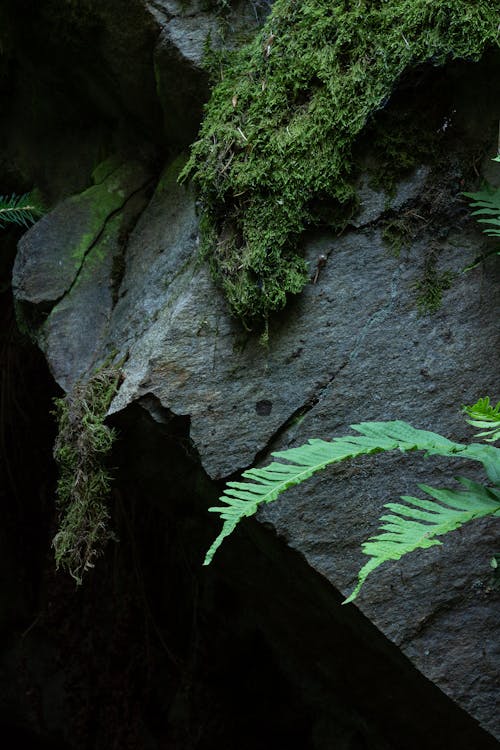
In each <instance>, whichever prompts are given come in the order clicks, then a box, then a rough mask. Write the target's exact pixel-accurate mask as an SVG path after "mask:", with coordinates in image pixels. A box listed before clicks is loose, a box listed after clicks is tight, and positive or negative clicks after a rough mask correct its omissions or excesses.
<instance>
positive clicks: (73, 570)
mask: <svg viewBox="0 0 500 750" xmlns="http://www.w3.org/2000/svg"><path fill="white" fill-rule="evenodd" d="M119 377H120V375H119V371H118V370H117V369H116V368H109V367H105V368H102V369H100V370H99V371H98V372H97V373H96V374H95V375H93V376H92V377H91V378H90V379H89V380H88V381H86V382H82V383H77V384H76V385H75V387H74V388H73V390H72V391H71V392H70V393H68V394H67V395H66V396H65V397H64V398H60V399H56V401H55V406H56V412H55V414H56V417H57V421H58V425H59V431H58V435H57V439H56V443H55V447H54V457H55V459H56V462H57V464H58V466H59V481H58V484H57V509H58V513H59V530H58V532H57V534H56V535H55V537H54V541H53V546H54V549H55V559H56V566H57V567H58V568H59V567H61V568H63V569H65V570H67V571H68V572H69V573H70V574H71V575H72V576H73V578H74V579H75V580H76V582H77V583H81V582H82V577H83V575H84V573H85V572H86V571H87V570H88V569H89V568H92V567H93V565H94V561H95V558H96V557H98V556H99V555H100V554H102V552H103V550H104V547H105V545H106V544H107V542H108V541H109V540H110V539H113V538H114V535H113V533H112V532H111V531H110V529H109V510H108V500H109V494H110V490H111V477H110V474H109V470H108V468H107V466H106V459H107V457H108V455H109V453H110V451H111V448H112V445H113V442H114V440H115V437H116V435H115V432H114V430H112V429H111V428H110V427H108V426H107V425H106V424H104V420H105V417H106V414H107V411H108V408H109V405H110V403H111V400H112V398H113V396H114V394H115V393H116V389H117V387H118V384H119Z"/></svg>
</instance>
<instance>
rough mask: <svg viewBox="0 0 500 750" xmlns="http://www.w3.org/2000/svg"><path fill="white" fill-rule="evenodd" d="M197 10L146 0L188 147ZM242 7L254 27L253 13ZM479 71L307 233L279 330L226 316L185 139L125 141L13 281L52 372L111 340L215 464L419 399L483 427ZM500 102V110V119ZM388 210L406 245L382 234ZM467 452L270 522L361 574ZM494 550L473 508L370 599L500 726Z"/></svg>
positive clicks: (205, 23) (308, 553) (200, 38)
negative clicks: (208, 256)
mask: <svg viewBox="0 0 500 750" xmlns="http://www.w3.org/2000/svg"><path fill="white" fill-rule="evenodd" d="M200 8H201V6H200V7H198V5H196V4H192V6H189V8H188V9H187V10H186V9H185V7H184V3H177V2H168V1H165V2H161V1H160V2H156V1H155V2H153V1H151V2H146V3H145V4H144V8H143V10H144V9H147V13H148V14H150V16H151V18H152V19H153V20H152V21H151V23H154V24H156V26H155V28H156V29H157V31H158V36H157V41H156V43H155V46H154V50H153V54H154V60H155V65H156V73H157V86H158V91H159V92H160V99H161V103H162V108H163V113H164V118H165V121H166V122H167V127H166V132H167V140H168V143H169V146H170V150H171V151H172V152H175V151H176V149H177V151H178V150H179V148H180V147H182V146H184V145H185V144H186V143H187V142H188V141H189V140H190V139H191V138H192V137H193V135H194V131H195V127H196V124H197V119H198V117H199V112H200V107H201V101H202V99H203V92H204V89H205V86H206V80H205V78H204V74H203V73H202V72H201V71H200V67H199V66H200V59H201V51H202V48H203V43H204V39H205V38H206V34H207V32H209V31H211V30H213V29H214V28H215V25H216V19H215V18H214V16H213V14H211V13H207V12H205V11H202V10H201V9H200ZM254 9H255V5H254V8H253V9H252V8H251V7H250V6H248V5H247V6H246V11H245V12H246V13H250V16H251V11H252V12H253V10H254ZM250 16H248V18H250ZM238 18H239V23H240V28H241V27H244V26H245V19H246V18H247V16H245V15H244V14H243V15H242V14H241V13H240V15H239V16H238ZM242 19H243V21H242ZM235 33H236V35H237V29H236V32H235ZM180 76H182V77H183V80H184V81H186V89H185V90H184V91H183V93H182V96H181V95H180V93H179V91H178V90H176V85H175V82H176V79H177V78H178V77H180ZM474 81H475V79H474V75H471V76H470V77H469V78H467V79H466V80H465V81H464V83H463V88H462V89H459V90H457V107H456V110H455V113H454V124H453V128H452V131H453V132H452V134H451V136H450V141H449V144H448V146H449V152H448V153H447V154H445V155H444V156H443V157H442V158H441V159H440V160H439V161H437V162H436V163H435V164H426V165H421V166H420V167H419V168H417V169H416V170H415V171H413V172H412V173H411V174H409V175H407V176H406V177H405V178H404V179H403V180H402V181H401V182H400V183H399V185H398V187H397V190H396V192H395V194H394V195H393V196H392V197H391V196H387V195H385V194H384V192H383V191H381V190H375V189H374V188H373V187H370V185H369V179H368V177H364V178H361V183H360V198H361V206H360V209H359V211H358V213H357V215H356V216H354V217H353V220H352V224H351V226H350V227H348V229H347V230H346V231H345V232H344V233H343V235H342V236H341V237H340V238H339V237H335V236H334V235H333V234H332V233H331V232H329V231H328V230H327V229H324V230H318V231H317V233H314V234H311V235H310V236H308V237H307V238H305V240H304V253H305V256H306V258H307V260H308V262H309V264H310V271H311V283H310V284H309V285H308V286H307V287H306V289H305V290H304V292H303V293H302V294H301V295H300V297H298V298H297V299H294V300H291V301H290V304H289V306H288V308H287V309H286V310H285V311H284V312H283V313H282V314H280V315H279V316H278V317H277V318H276V319H274V320H272V321H271V323H270V336H269V343H268V345H267V346H264V345H262V343H261V342H260V340H259V337H258V335H256V334H255V333H252V332H248V331H245V330H243V329H242V327H241V326H240V325H239V324H238V322H237V321H235V320H233V319H231V318H230V317H229V316H228V314H227V310H226V307H225V303H224V300H223V299H222V297H221V295H220V293H219V291H218V289H217V288H216V287H215V286H214V284H213V282H212V280H211V277H210V273H209V270H208V269H207V268H206V266H205V265H204V264H203V263H202V262H200V259H199V256H198V248H199V227H198V219H197V212H196V202H195V196H194V195H193V193H192V191H191V189H190V188H189V187H184V186H179V185H178V183H177V176H178V173H179V171H180V168H181V166H182V163H183V158H184V157H182V156H176V157H175V158H169V159H168V164H167V167H166V168H165V169H164V170H163V172H162V174H161V176H160V178H159V180H157V179H156V176H155V169H154V168H152V167H151V163H150V161H148V160H144V159H140V158H139V160H138V161H137V160H135V161H130V160H129V161H126V160H124V159H123V157H122V154H123V151H120V152H119V153H120V156H119V158H118V162H119V164H118V165H117V164H116V162H115V166H114V168H113V169H112V170H111V171H109V170H108V169H107V168H105V169H104V171H103V170H101V173H100V176H101V179H98V181H97V183H96V184H95V185H94V186H92V187H89V188H87V189H86V190H84V191H83V192H81V193H79V194H76V195H72V196H71V197H68V198H67V199H66V200H65V201H64V202H62V203H59V204H58V205H57V206H56V207H55V208H54V210H53V211H51V212H50V213H48V214H47V215H46V216H45V217H44V218H43V219H42V220H41V221H40V222H38V223H37V224H36V225H35V226H34V227H33V228H32V229H31V230H29V231H28V232H27V233H26V234H25V235H24V236H23V238H22V240H21V242H20V245H19V252H18V256H17V261H16V266H15V269H14V276H13V288H14V293H15V296H16V299H17V302H18V303H19V306H20V310H21V312H22V315H23V316H24V319H25V322H27V323H28V324H29V325H30V326H31V329H32V332H33V333H34V335H35V336H36V338H37V340H38V343H39V345H40V347H41V348H42V350H43V351H44V353H45V356H46V358H47V361H48V364H49V366H50V369H51V371H52V373H53V375H54V378H55V379H56V381H57V382H58V383H59V385H60V386H61V387H62V388H63V389H64V390H66V391H68V390H70V389H71V388H72V386H73V384H74V383H75V382H76V381H77V380H78V379H80V378H82V377H86V376H88V375H89V374H90V373H91V372H92V371H93V370H94V369H95V368H96V367H97V366H98V365H99V364H100V363H102V362H103V361H104V360H106V359H107V358H109V356H110V355H112V356H114V357H116V359H117V360H121V359H123V360H125V364H124V365H123V368H122V369H123V375H124V379H123V384H122V386H121V388H120V390H119V392H118V394H117V396H116V397H115V399H114V401H113V403H112V406H111V410H110V412H111V413H114V414H117V413H120V412H122V411H124V410H126V409H127V408H128V407H130V406H131V405H132V404H134V403H136V402H137V403H139V404H141V405H143V407H144V408H145V409H147V410H149V411H150V412H151V414H152V416H153V417H154V418H156V419H158V420H160V421H161V420H162V418H164V417H165V418H166V415H167V414H174V415H179V416H181V415H182V416H189V418H190V424H191V427H190V438H191V440H192V442H193V444H194V447H195V448H196V451H197V452H198V454H199V458H200V461H201V464H202V466H203V468H204V470H205V471H206V472H207V473H208V474H209V476H210V477H212V478H213V479H217V480H218V479H224V478H227V477H229V476H232V475H233V474H235V473H237V472H240V471H242V470H243V469H244V468H247V467H249V466H250V465H252V464H253V463H254V462H255V461H256V460H258V461H261V462H262V461H265V460H266V459H268V457H269V455H270V453H271V451H272V450H275V449H277V448H282V447H288V446H291V445H298V444H300V443H302V442H304V441H305V440H306V439H308V438H310V437H323V438H327V437H329V436H333V435H339V434H343V433H345V432H346V431H347V429H348V427H349V425H350V424H352V423H355V422H359V421H366V420H387V419H404V420H407V421H409V422H412V423H413V424H414V425H415V426H417V427H422V428H426V429H432V430H435V431H438V432H441V433H443V434H445V435H447V436H449V437H451V438H453V439H456V440H467V439H469V437H470V434H471V433H470V430H469V429H468V428H466V426H465V425H464V423H463V421H462V419H461V417H460V414H459V409H460V405H461V404H463V403H472V402H474V401H475V400H476V399H477V398H478V397H479V396H481V395H486V394H490V395H491V396H492V397H493V398H494V397H495V395H496V390H495V389H496V387H497V385H498V381H497V372H498V351H499V349H498V333H499V331H498V313H499V309H498V271H499V268H498V263H497V262H496V256H494V255H490V257H489V258H488V259H487V260H486V261H485V262H484V263H482V264H481V265H479V266H478V267H477V268H475V269H473V270H471V271H469V272H464V268H465V267H467V266H468V265H470V264H472V263H473V261H474V260H475V259H476V258H477V257H478V256H480V255H481V254H482V253H483V252H486V251H487V250H488V249H491V244H490V243H489V241H487V240H486V239H485V237H484V235H483V234H481V232H480V231H479V229H478V228H477V226H476V225H475V224H474V222H473V221H472V220H471V219H470V217H469V216H468V211H467V210H466V208H465V204H464V201H463V199H462V198H461V197H460V193H461V190H462V189H464V184H465V183H464V180H465V179H468V178H467V175H466V174H465V168H464V169H463V168H462V162H461V160H462V159H464V160H465V159H466V158H467V159H468V158H469V157H470V155H471V153H472V152H473V150H474V148H475V144H476V143H477V139H478V138H479V135H478V132H479V131H478V130H477V129H476V130H474V128H472V126H470V122H471V120H474V113H473V112H471V108H473V106H474V105H473V104H470V101H471V99H472V96H471V91H472V90H473V89H474V85H475V83H474ZM190 92H191V93H190ZM191 94H192V95H193V99H194V105H193V102H188V101H186V99H187V98H188V97H190V96H191ZM169 97H170V98H169ZM497 101H498V98H497ZM460 102H462V104H460ZM460 107H461V108H460ZM187 113H189V114H187ZM498 115H499V112H498V111H493V110H491V111H489V113H488V117H489V120H488V121H490V120H491V121H493V120H494V118H495V117H496V118H498ZM477 119H478V120H479V119H481V118H479V117H477ZM489 136H490V134H489V132H488V138H489ZM464 140H465V141H466V147H464V151H460V148H462V147H460V148H459V146H458V145H457V144H460V143H462V141H464ZM490 151H491V143H490ZM486 164H487V161H484V163H483V167H484V168H485V167H486ZM499 169H500V168H499ZM153 182H154V184H155V185H156V187H155V188H154V193H153V195H152V197H151V192H152V185H153ZM394 226H397V227H398V228H399V229H398V231H399V232H400V235H401V240H402V247H401V250H400V252H399V254H395V253H394V252H391V251H390V249H389V247H388V244H387V241H386V240H387V230H388V228H390V227H394ZM384 238H385V240H384ZM320 256H325V257H326V262H325V263H318V259H319V258H320ZM440 297H442V299H440ZM432 307H437V308H438V309H437V310H435V311H434V312H432V313H431V312H429V310H428V308H432ZM153 397H154V398H153ZM162 415H163V416H162ZM457 472H459V473H462V474H465V475H467V476H471V477H476V476H478V473H477V470H476V469H474V468H471V467H469V466H461V467H456V466H455V465H453V464H451V463H450V462H445V461H440V460H437V461H436V460H431V459H423V458H421V457H420V458H419V457H413V456H411V457H408V456H404V457H403V456H400V457H384V458H383V459H380V458H377V457H375V458H370V459H365V460H363V461H358V462H356V463H355V464H353V465H352V466H351V465H349V466H346V467H343V468H341V469H338V470H336V471H334V472H328V473H324V474H322V475H321V476H318V477H317V478H315V479H313V480H309V482H308V483H307V484H305V485H303V486H301V487H300V488H296V489H295V490H293V491H290V492H289V493H288V494H287V495H285V496H283V497H281V498H280V499H279V500H278V501H276V502H275V503H274V504H273V505H271V506H268V507H267V508H265V509H263V510H262V511H261V513H260V515H259V520H260V521H262V522H265V523H266V524H270V525H271V526H272V527H273V528H274V530H275V531H276V533H277V534H278V535H280V536H281V537H283V538H284V539H285V540H286V542H287V544H288V545H289V546H290V547H291V548H293V549H295V550H297V551H298V552H299V553H300V554H301V555H302V556H303V557H304V558H305V559H306V561H307V562H308V564H309V565H310V566H311V568H313V569H314V570H316V571H317V572H318V573H319V574H320V575H321V576H323V577H324V578H326V579H327V580H328V581H329V582H330V583H331V584H332V585H333V586H334V587H335V588H337V589H338V590H340V591H341V592H343V593H344V594H347V593H349V591H350V590H351V589H352V586H353V582H354V580H355V578H356V574H357V571H358V570H359V568H360V566H361V565H362V563H363V559H362V555H361V553H360V544H361V542H362V541H363V540H365V539H366V538H367V537H368V536H369V535H370V534H371V533H373V531H374V530H375V528H376V527H377V524H378V518H379V516H380V513H381V507H382V505H383V503H384V502H386V501H388V500H390V499H396V498H397V497H398V496H399V495H401V494H406V493H415V491H416V486H417V484H418V483H420V482H426V483H429V484H431V485H432V484H435V485H437V486H442V485H446V484H449V483H450V481H451V479H450V477H452V476H453V475H454V474H455V473H457ZM227 544H231V542H230V541H229V542H227ZM495 552H497V543H496V542H495V524H494V522H493V521H492V520H491V519H488V520H480V521H475V522H473V523H471V524H469V526H468V527H466V528H465V529H464V530H463V532H458V533H456V534H455V535H450V537H449V538H447V539H446V540H445V543H444V545H443V547H439V548H434V549H433V550H431V551H425V552H423V551H422V552H420V553H416V554H413V555H410V556H409V557H408V558H407V559H404V560H403V561H401V562H398V563H394V564H392V565H387V566H386V567H384V568H382V570H381V571H380V572H377V574H375V575H373V576H372V578H371V579H369V581H368V582H367V584H366V585H365V588H364V590H363V592H362V594H361V596H360V598H359V600H358V602H357V606H359V607H360V609H361V610H362V611H363V613H364V614H365V615H366V616H367V617H368V618H369V619H370V620H372V621H373V623H375V624H376V626H377V627H378V628H379V629H380V630H381V631H382V632H383V633H384V634H385V635H386V636H387V637H388V638H389V639H390V640H392V641H393V642H394V643H395V644H396V645H397V646H398V647H399V648H400V649H401V651H402V652H403V653H404V654H405V655H406V656H407V657H408V658H409V659H410V660H411V661H412V662H413V664H414V665H415V666H416V667H417V668H418V669H419V670H420V671H421V672H422V673H423V674H424V675H425V676H426V677H428V678H429V679H430V680H431V681H432V682H434V683H435V684H436V685H437V686H438V687H439V688H441V690H443V691H444V692H445V693H446V694H447V695H449V696H450V697H451V698H453V699H454V700H455V701H456V702H457V703H458V704H459V705H460V706H461V707H462V708H463V709H464V710H465V711H467V712H468V713H469V714H470V715H471V716H473V717H474V718H475V719H477V720H478V721H479V722H480V723H481V724H482V726H483V727H484V728H485V729H487V730H488V731H489V732H491V733H492V734H493V735H494V736H497V737H499V738H500V725H499V724H498V716H497V713H496V711H495V691H496V689H497V685H496V676H497V674H498V668H499V666H500V654H499V650H498V644H497V642H496V640H495V638H494V633H495V628H496V622H497V611H498V597H499V590H498V588H495V587H494V586H493V583H492V580H491V575H490V570H489V560H490V559H491V558H492V557H493V555H494V554H495Z"/></svg>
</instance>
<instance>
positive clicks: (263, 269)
mask: <svg viewBox="0 0 500 750" xmlns="http://www.w3.org/2000/svg"><path fill="white" fill-rule="evenodd" d="M499 10H500V2H499V1H498V0H497V1H495V2H492V1H491V0H477V1H476V2H474V3H472V2H470V0H441V1H440V2H436V1H435V0H378V1H376V0H372V1H370V0H359V1H358V2H355V3H354V2H342V1H341V0H337V1H335V0H276V2H275V3H274V5H273V8H272V11H271V14H270V15H269V17H268V19H267V21H266V24H265V26H264V27H263V29H261V30H260V31H259V32H258V34H257V36H256V37H255V38H254V39H253V41H252V42H250V43H249V44H247V45H246V46H244V47H243V48H242V49H240V50H239V51H236V52H233V53H227V54H226V56H225V58H224V60H222V61H221V63H220V64H219V65H218V66H217V70H218V74H219V81H218V83H217V84H216V85H215V86H214V88H213V91H212V96H211V99H210V101H209V103H208V105H207V108H206V115H205V119H204V122H203V124H202V128H201V132H200V138H199V140H198V141H197V142H196V143H195V144H194V145H193V148H192V152H191V157H190V160H189V162H188V164H187V165H186V167H185V169H184V171H183V178H186V177H188V176H189V177H191V178H192V179H193V180H194V181H195V183H196V184H197V186H198V188H199V191H200V201H201V207H202V234H203V249H204V252H205V254H206V256H207V257H208V258H209V259H210V262H211V266H212V270H213V273H214V275H215V277H216V279H217V280H218V282H219V283H220V285H221V286H222V289H223V291H224V293H225V295H226V297H227V300H228V303H229V306H230V308H231V310H232V312H233V313H234V314H235V315H237V316H238V317H240V318H241V319H242V320H243V321H244V322H246V323H247V324H251V323H252V322H253V321H255V320H256V319H267V317H268V315H269V313H270V312H271V311H273V310H278V309H280V308H282V307H283V306H284V305H285V302H286V298H287V294H289V293H297V292H299V291H300V290H301V289H302V288H303V286H304V285H305V284H306V283H307V280H308V272H307V269H306V266H305V263H304V260H303V258H302V257H301V256H300V253H299V252H298V250H297V241H298V238H299V237H300V235H301V233H302V232H303V231H304V229H305V228H306V227H308V226H311V225H313V224H315V223H317V222H318V221H319V220H320V216H319V215H318V213H317V211H316V208H315V207H316V206H317V205H318V203H321V201H324V200H325V199H328V201H329V202H330V203H332V204H333V205H338V206H339V207H340V208H341V209H342V211H343V215H344V216H348V214H349V212H350V211H352V209H353V206H354V205H355V194H354V189H353V187H352V184H351V183H352V172H353V166H352V148H353V145H354V143H355V140H356V138H357V136H359V134H360V133H361V131H362V130H363V128H364V127H365V124H366V123H367V121H368V119H369V117H370V115H371V114H372V113H373V112H375V111H377V110H378V109H380V108H382V107H383V106H384V104H385V103H386V102H387V100H388V98H389V97H390V95H391V92H392V91H393V89H394V88H395V86H396V84H397V82H398V80H399V79H400V77H401V76H402V74H403V73H405V72H407V71H409V70H410V69H412V68H414V67H415V66H417V65H419V64H421V63H424V62H427V63H431V64H433V65H436V66H437V65H442V64H444V63H445V62H446V61H447V60H450V59H460V58H462V59H467V60H477V59H479V57H480V56H481V55H482V53H483V52H484V50H485V49H486V48H487V47H488V46H492V45H498V39H499V32H498V17H499V16H498V13H499ZM395 146H397V144H395ZM396 150H397V148H396Z"/></svg>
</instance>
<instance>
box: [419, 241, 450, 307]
mask: <svg viewBox="0 0 500 750" xmlns="http://www.w3.org/2000/svg"><path fill="white" fill-rule="evenodd" d="M437 263H438V255H437V253H436V252H435V251H434V250H431V251H430V252H429V253H428V254H427V257H426V259H425V263H424V272H423V274H422V278H421V279H420V281H417V282H416V284H415V285H414V289H415V291H416V293H417V296H416V303H417V309H418V311H419V314H420V315H426V314H427V315H432V313H435V312H437V310H439V308H440V307H441V304H442V302H443V292H444V291H446V290H447V289H449V288H450V287H451V284H452V281H453V278H454V274H453V273H452V272H451V271H443V272H441V273H440V272H439V271H438V267H437Z"/></svg>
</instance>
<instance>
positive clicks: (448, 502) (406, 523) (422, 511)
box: [343, 477, 500, 604]
mask: <svg viewBox="0 0 500 750" xmlns="http://www.w3.org/2000/svg"><path fill="white" fill-rule="evenodd" d="M458 481H459V482H460V483H461V484H462V485H463V486H464V487H465V490H464V491H457V490H447V489H436V488H434V487H429V486H428V485H425V484H421V485H419V487H420V489H421V490H423V492H425V493H426V494H427V495H430V496H431V497H433V498H435V500H436V501H437V502H435V501H430V500H421V499H419V498H417V497H411V496H407V495H405V496H403V497H402V498H401V499H402V500H403V501H404V502H405V503H406V505H402V504H401V503H387V504H386V505H385V506H384V507H385V508H388V509H389V510H391V511H392V513H391V514H390V515H384V516H382V517H381V519H380V520H381V521H383V522H384V523H383V524H382V526H381V527H380V529H381V531H382V533H381V534H378V535H377V536H375V537H371V538H370V539H369V540H368V541H367V542H364V544H363V545H362V549H363V552H364V553H365V555H369V556H370V558H371V559H370V560H369V561H368V562H367V563H366V565H364V566H363V568H361V570H360V572H359V574H358V583H357V585H356V588H355V589H354V591H353V592H352V594H351V595H350V596H349V597H348V598H347V599H346V600H345V601H344V602H343V604H348V603H349V602H352V601H353V600H354V599H355V598H356V596H357V595H358V593H359V591H360V589H361V586H362V585H363V583H364V582H365V581H366V579H367V577H368V575H369V574H370V573H371V572H372V571H373V570H375V569H376V568H378V567H379V566H380V565H382V564H383V563H384V562H387V561H388V560H399V559H400V558H401V557H403V555H407V554H408V553H409V552H413V551H414V550H416V549H428V548H429V547H433V546H434V545H436V544H441V542H440V541H439V539H436V537H438V536H442V535H443V534H447V533H448V532H449V531H453V530H454V529H458V528H460V527H461V526H463V525H464V524H465V523H467V522H468V521H472V520H473V519H474V518H482V517H483V516H488V515H500V490H498V489H494V488H488V487H483V485H481V484H477V483H476V482H472V481H470V480H468V479H465V478H463V477H460V478H459V479H458Z"/></svg>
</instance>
